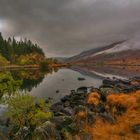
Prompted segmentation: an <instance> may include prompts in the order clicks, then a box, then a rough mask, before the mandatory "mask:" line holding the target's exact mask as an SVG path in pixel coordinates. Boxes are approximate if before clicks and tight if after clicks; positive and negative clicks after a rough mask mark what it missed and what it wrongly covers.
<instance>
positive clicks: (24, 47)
mask: <svg viewBox="0 0 140 140" xmlns="http://www.w3.org/2000/svg"><path fill="white" fill-rule="evenodd" d="M31 53H38V54H40V55H42V56H45V54H44V52H43V50H42V49H41V48H40V47H39V46H38V45H37V44H34V43H32V41H31V40H27V39H26V38H25V39H24V40H20V41H17V40H16V39H15V38H14V37H13V38H11V37H9V38H8V39H7V40H6V39H4V38H3V36H2V33H0V54H1V55H2V56H3V57H5V58H6V59H7V60H8V61H9V62H10V63H14V61H15V60H16V59H17V58H18V57H20V56H21V55H27V54H31Z"/></svg>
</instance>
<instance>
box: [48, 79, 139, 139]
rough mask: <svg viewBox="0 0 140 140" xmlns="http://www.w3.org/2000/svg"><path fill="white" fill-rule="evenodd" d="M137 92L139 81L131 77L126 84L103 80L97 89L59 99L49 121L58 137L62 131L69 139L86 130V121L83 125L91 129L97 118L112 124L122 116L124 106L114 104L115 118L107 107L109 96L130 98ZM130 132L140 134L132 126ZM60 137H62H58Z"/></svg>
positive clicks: (76, 92)
mask: <svg viewBox="0 0 140 140" xmlns="http://www.w3.org/2000/svg"><path fill="white" fill-rule="evenodd" d="M139 90H140V77H133V78H130V79H128V80H122V79H117V78H115V77H113V78H112V79H110V78H106V79H104V80H103V84H102V85H101V86H100V87H99V88H94V87H80V88H78V89H77V90H76V91H75V90H72V91H71V94H70V95H67V96H65V97H63V98H61V100H60V102H58V103H55V104H53V105H52V107H51V111H52V112H53V120H52V121H53V122H55V124H56V127H57V129H58V130H59V132H60V133H62V132H63V131H64V130H65V131H66V132H68V133H70V134H72V135H75V134H76V133H79V132H80V131H81V130H82V128H83V127H85V121H86V124H89V125H91V124H94V123H95V122H96V120H97V118H102V120H104V121H105V122H108V123H110V124H115V123H116V121H117V116H121V115H122V114H123V113H125V112H126V110H127V107H126V106H124V105H123V103H122V105H121V103H120V104H117V105H116V106H115V109H116V111H115V113H116V114H115V115H114V113H112V106H111V103H108V102H109V101H108V100H109V98H111V96H110V97H109V95H113V96H114V95H117V96H119V95H122V94H124V95H129V94H131V93H135V92H137V91H139ZM116 98H117V97H116ZM110 100H111V99H110ZM46 102H48V100H47V101H46ZM132 102H133V101H132ZM112 104H113V103H112ZM131 130H132V132H137V133H138V134H140V124H139V123H138V124H135V125H134V126H132V128H131ZM63 135H64V134H63V133H62V136H61V137H63ZM61 139H63V138H61ZM90 139H91V140H92V136H90V135H86V136H84V139H83V140H90Z"/></svg>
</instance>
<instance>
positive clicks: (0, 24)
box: [0, 22, 3, 30]
mask: <svg viewBox="0 0 140 140" xmlns="http://www.w3.org/2000/svg"><path fill="white" fill-rule="evenodd" d="M2 27H3V24H2V23H1V22H0V30H1V29H2Z"/></svg>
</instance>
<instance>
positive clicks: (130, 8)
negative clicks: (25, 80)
mask: <svg viewBox="0 0 140 140" xmlns="http://www.w3.org/2000/svg"><path fill="white" fill-rule="evenodd" d="M139 25H140V0H0V31H1V32H2V33H3V35H4V36H5V37H8V36H15V37H16V38H17V39H19V38H21V37H22V38H24V37H27V38H30V39H32V40H33V41H35V42H37V43H38V44H39V45H40V46H41V47H42V48H43V49H44V51H45V53H46V56H57V57H59V56H62V57H65V56H73V55H75V54H78V53H80V52H82V51H85V50H89V49H91V48H96V47H100V46H103V45H106V44H111V43H113V42H115V41H121V40H125V39H131V38H137V37H138V36H139V34H140V27H139Z"/></svg>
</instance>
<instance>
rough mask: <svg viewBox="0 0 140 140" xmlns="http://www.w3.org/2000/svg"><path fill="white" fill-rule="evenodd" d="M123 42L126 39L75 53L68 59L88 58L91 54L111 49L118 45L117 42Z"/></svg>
mask: <svg viewBox="0 0 140 140" xmlns="http://www.w3.org/2000/svg"><path fill="white" fill-rule="evenodd" d="M122 42H124V41H120V42H115V43H112V44H110V45H107V46H103V47H100V48H94V49H91V50H87V51H83V52H82V53H80V54H78V55H75V56H73V57H70V58H67V59H66V61H75V60H76V61H77V60H81V59H86V58H88V57H89V56H91V55H93V54H96V53H99V52H102V51H105V50H108V49H111V48H113V47H114V46H116V45H117V44H120V43H122Z"/></svg>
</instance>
